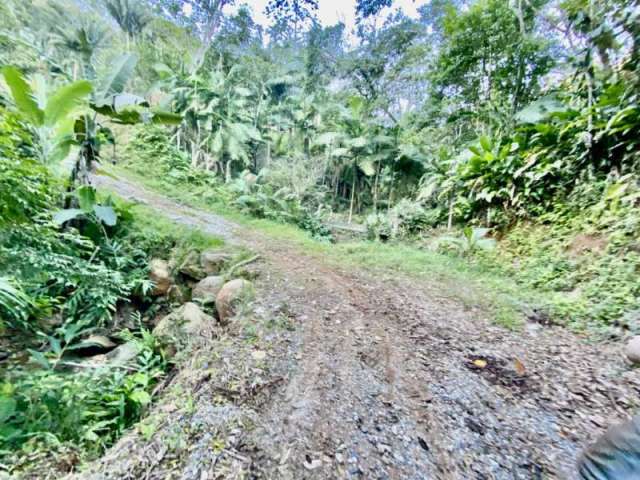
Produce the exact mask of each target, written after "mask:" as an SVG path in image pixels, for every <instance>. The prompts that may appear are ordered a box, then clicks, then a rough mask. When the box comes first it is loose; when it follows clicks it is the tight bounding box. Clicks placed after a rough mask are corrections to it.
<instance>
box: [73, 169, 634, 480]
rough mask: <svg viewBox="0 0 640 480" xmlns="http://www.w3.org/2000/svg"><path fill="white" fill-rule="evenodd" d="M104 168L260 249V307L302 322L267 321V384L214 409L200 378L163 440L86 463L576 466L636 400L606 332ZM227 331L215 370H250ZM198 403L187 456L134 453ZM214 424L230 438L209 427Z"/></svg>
mask: <svg viewBox="0 0 640 480" xmlns="http://www.w3.org/2000/svg"><path fill="white" fill-rule="evenodd" d="M96 183H98V184H99V185H105V186H108V187H109V188H110V189H111V190H114V191H116V192H117V193H118V194H120V195H122V196H124V197H127V198H130V199H134V200H138V201H143V202H145V203H147V204H148V205H149V206H151V207H152V208H157V209H158V210H159V211H161V212H162V213H163V214H165V215H167V216H169V217H170V218H172V219H173V220H174V221H175V222H177V223H180V224H184V225H189V226H196V227H199V228H202V229H204V230H205V231H208V232H210V233H213V234H216V235H220V236H222V237H224V238H225V239H226V240H227V241H231V242H234V243H237V244H242V245H246V246H248V247H250V248H251V249H252V250H254V251H256V252H258V253H260V254H261V256H262V257H263V259H264V260H263V263H262V264H261V265H260V270H261V272H267V273H266V274H263V275H261V277H260V278H259V280H258V290H259V292H260V294H259V297H260V298H261V300H259V301H258V304H257V305H256V311H257V312H258V313H257V316H260V315H262V316H263V317H264V318H269V319H272V318H276V317H277V318H284V319H286V321H288V322H291V323H292V324H293V325H294V328H290V329H284V330H278V331H277V332H276V333H274V332H270V333H269V334H268V335H267V336H265V337H264V338H267V339H269V341H270V342H271V343H270V345H271V348H272V349H271V350H270V352H271V354H270V355H269V357H268V358H269V362H270V363H271V365H270V367H269V370H268V372H269V373H268V374H265V375H266V376H267V377H268V378H266V379H263V380H264V384H265V385H268V386H269V387H268V388H262V389H261V390H260V391H261V393H260V395H258V396H254V397H251V398H250V399H248V400H246V401H239V400H237V399H236V400H234V401H233V402H232V403H233V408H231V407H229V411H228V412H227V414H226V415H227V417H225V416H224V415H222V416H221V417H220V415H221V413H220V410H219V408H218V407H217V406H216V405H214V404H213V403H211V402H212V400H211V398H210V397H213V396H215V395H213V392H215V391H219V388H218V387H216V386H215V385H214V384H215V382H216V380H215V378H212V379H210V380H205V381H204V383H203V382H201V381H198V382H195V383H194V384H193V385H195V384H197V385H199V387H198V388H199V390H198V393H197V394H194V398H195V399H196V401H197V402H199V403H197V405H196V407H195V410H196V413H195V414H193V413H191V414H190V416H189V415H185V413H184V412H183V411H180V412H178V413H175V414H174V416H173V417H171V416H170V417H171V419H170V420H167V423H166V425H165V426H162V427H160V428H159V430H160V433H159V434H158V435H157V436H156V440H154V441H155V444H153V443H152V442H151V443H150V442H149V441H148V440H146V441H145V440H143V439H142V438H140V435H137V436H136V435H133V436H132V437H130V438H125V439H123V440H122V441H121V442H119V444H118V445H116V446H115V447H114V448H113V449H112V451H110V452H108V453H107V455H106V456H105V458H104V459H103V460H102V462H100V463H99V464H97V465H96V466H94V467H92V468H90V469H89V470H88V471H87V473H86V474H85V475H86V476H87V477H88V478H101V479H102V478H105V479H106V478H141V477H135V476H131V477H127V476H126V475H124V474H123V475H124V476H122V475H121V476H120V477H118V476H114V475H117V472H127V474H130V475H134V474H136V473H135V472H138V471H144V472H150V473H145V475H147V477H146V478H158V479H159V478H184V479H191V478H193V479H197V480H202V479H213V478H265V479H316V478H317V479H333V478H336V479H343V478H344V479H478V480H480V479H504V480H507V479H508V480H511V479H538V478H539V479H549V478H560V479H573V478H576V477H575V472H574V463H575V459H576V457H577V455H578V453H579V451H580V450H581V448H582V447H583V446H585V445H586V444H587V443H589V442H591V441H593V439H594V438H595V436H596V435H598V434H599V433H601V432H602V431H603V429H604V428H605V427H606V426H607V425H608V424H609V423H611V422H614V421H616V420H620V419H624V418H625V417H626V416H627V415H628V414H629V413H631V412H632V411H633V410H634V408H636V407H637V404H638V398H640V397H639V396H638V394H639V393H640V378H639V375H638V373H637V371H633V370H629V369H628V368H627V367H626V366H625V365H624V363H623V361H622V359H621V356H620V355H619V354H618V353H617V351H616V349H615V347H614V346H613V345H606V344H599V345H590V344H588V343H586V342H585V340H584V339H583V338H580V337H578V336H576V335H574V334H572V333H570V332H568V331H566V330H563V329H561V328H559V327H544V328H543V327H540V326H538V325H531V326H530V328H527V329H525V330H524V331H518V332H514V331H509V330H505V329H504V328H501V327H498V326H496V325H494V324H493V323H492V322H491V321H490V320H491V319H490V318H486V314H485V313H483V312H482V311H481V310H480V309H477V308H474V307H473V306H471V307H465V306H463V305H460V304H459V303H456V302H454V301H452V300H450V299H449V298H448V297H449V295H448V292H446V291H443V288H444V287H443V286H441V285H437V284H434V283H433V282H429V281H428V280H416V279H408V278H402V277H400V276H392V275H389V274H381V273H373V272H365V271H354V270H347V269H345V268H341V267H339V266H335V265H333V264H329V263H327V262H326V261H325V260H324V259H323V258H320V257H319V256H317V255H309V254H307V253H305V252H302V251H300V249H299V248H298V247H296V246H295V245H293V244H290V243H288V242H284V241H281V240H273V239H270V238H267V237H265V236H262V235H260V234H259V233H256V232H252V231H248V230H246V229H244V228H242V227H239V226H237V225H234V224H232V223H230V222H228V221H226V220H224V219H222V218H220V217H218V216H216V215H213V214H211V213H208V212H203V211H199V210H197V209H194V208H191V207H188V206H184V205H180V204H178V203H176V202H174V201H172V200H169V199H166V198H163V197H162V196H160V195H158V194H157V193H153V192H149V191H147V190H145V189H142V188H140V187H139V186H138V185H136V184H135V183H132V182H129V181H124V180H115V179H113V178H110V177H97V178H96ZM224 338H226V337H224ZM228 341H229V344H228V346H227V347H225V348H226V350H225V352H227V353H228V352H231V353H230V355H231V357H230V358H232V360H230V361H227V360H225V362H226V363H224V362H222V363H220V364H219V365H218V367H216V368H218V370H217V371H218V374H219V375H220V376H221V377H224V376H225V375H227V376H230V377H233V378H234V381H235V382H236V383H237V382H243V381H244V382H248V383H251V382H254V383H255V375H256V373H255V371H256V370H255V368H253V369H252V368H249V367H247V368H244V367H242V366H241V365H240V363H239V362H240V358H241V357H242V354H243V353H242V352H244V350H243V349H246V348H247V347H246V345H241V343H240V342H238V341H237V340H235V339H233V336H230V337H229V340H228ZM251 348H256V347H255V346H252V347H251ZM260 348H264V347H260ZM207 355H209V356H211V357H212V358H213V355H211V353H210V352H209V353H207ZM215 357H216V358H221V357H222V358H226V357H225V354H224V353H222V354H221V353H219V352H218V353H216V355H215ZM233 359H235V361H236V362H238V363H237V364H236V363H234V360H233ZM261 375H262V374H261ZM225 378H226V377H225ZM185 385H189V383H188V382H185ZM214 387H215V388H218V390H216V389H215V388H214ZM185 388H189V387H188V386H187V387H185ZM207 389H209V390H207ZM207 392H208V393H207ZM209 394H211V395H209ZM207 395H209V396H207ZM158 408H159V409H161V408H163V406H162V405H160V406H158ZM207 415H208V416H209V417H207ZM212 417H215V421H213V420H212V419H211V418H212ZM194 418H196V419H198V422H200V424H202V425H204V427H203V428H201V429H200V431H199V432H198V434H197V435H196V437H195V438H197V439H198V441H197V442H195V444H193V445H187V449H188V450H189V451H190V452H191V453H190V455H189V456H188V457H184V456H182V457H180V458H179V459H176V458H174V457H171V456H170V455H165V456H163V457H162V458H160V460H155V461H154V460H153V459H152V458H151V459H150V455H147V454H145V455H143V454H142V453H140V452H147V451H153V452H155V454H156V455H157V451H158V450H159V449H160V450H161V448H162V445H163V444H166V443H167V438H169V436H168V434H167V432H168V431H169V430H170V428H169V426H171V425H172V424H173V425H174V426H175V425H176V424H181V423H185V422H194V420H193V419H194ZM212 430H215V432H216V435H218V436H219V437H222V438H223V439H224V443H225V445H227V447H226V448H224V449H223V450H222V452H223V453H222V454H220V452H219V451H215V449H213V450H212V449H211V448H210V445H209V444H208V443H207V442H205V441H203V440H202V439H203V438H209V437H207V436H206V435H207V433H209V434H210V433H211V431H212ZM150 445H153V446H150ZM145 449H146V450H145ZM125 452H129V455H128V456H127V455H125ZM131 452H136V454H131ZM138 454H139V455H138ZM216 455H217V456H216ZM220 455H222V456H220ZM142 478H144V477H142Z"/></svg>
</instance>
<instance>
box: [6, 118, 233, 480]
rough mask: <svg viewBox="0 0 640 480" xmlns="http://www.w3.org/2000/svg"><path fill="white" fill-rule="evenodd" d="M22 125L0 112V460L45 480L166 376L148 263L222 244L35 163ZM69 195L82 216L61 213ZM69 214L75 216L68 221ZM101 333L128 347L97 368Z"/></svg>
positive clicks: (138, 412) (142, 402)
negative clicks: (130, 349)
mask: <svg viewBox="0 0 640 480" xmlns="http://www.w3.org/2000/svg"><path fill="white" fill-rule="evenodd" d="M33 142H34V139H33V137H32V136H31V135H30V133H29V131H28V130H27V129H26V128H25V126H24V124H23V123H22V122H21V121H20V119H19V117H17V116H16V115H15V114H13V113H10V112H8V111H6V110H2V111H1V115H0V212H1V213H2V214H1V215H0V354H1V355H2V358H1V359H0V360H1V361H0V374H1V381H0V464H1V465H2V468H3V469H6V470H7V471H9V472H19V471H20V472H23V473H26V474H31V475H35V476H36V477H37V476H38V475H40V473H42V472H40V473H38V471H39V469H49V468H50V464H51V462H53V463H55V465H57V467H56V468H59V469H60V471H61V472H64V471H65V470H68V469H71V468H75V466H76V465H77V464H78V463H79V462H81V461H83V460H87V459H90V458H93V457H95V456H96V455H98V454H100V453H101V452H102V451H103V450H104V449H105V448H106V447H108V446H109V445H111V444H112V443H113V442H114V441H115V440H116V439H117V438H118V437H119V436H120V435H121V434H122V433H123V432H124V431H125V430H126V429H127V428H128V427H130V426H131V425H132V424H133V423H135V422H136V421H137V420H138V419H139V418H140V417H141V416H142V415H143V414H144V412H145V410H146V409H147V407H148V405H149V403H150V402H151V396H152V391H153V389H154V387H155V386H156V385H157V384H158V382H160V381H161V380H162V379H163V377H164V376H165V374H166V371H167V369H168V368H169V363H168V361H167V360H166V359H165V358H164V355H163V353H162V352H161V349H160V346H159V345H158V343H157V342H156V339H155V338H154V337H153V336H152V335H151V334H150V333H149V331H148V328H149V327H148V325H147V323H146V316H148V315H150V314H152V313H153V312H154V309H156V308H157V306H156V302H155V301H154V299H152V298H151V297H150V292H151V289H152V287H153V284H152V283H151V282H150V281H149V272H148V264H149V259H150V258H151V256H153V255H158V254H162V255H166V254H167V252H170V251H172V250H176V249H178V250H184V251H186V250H189V249H191V248H204V247H206V246H211V245H219V244H220V243H221V242H220V241H219V240H217V239H212V238H210V237H207V236H205V235H203V234H200V233H198V232H184V231H180V230H178V229H176V228H174V227H171V226H169V225H168V222H162V221H160V220H157V221H156V220H154V219H153V217H152V216H150V215H149V212H146V211H144V210H143V209H142V207H134V206H132V205H129V204H126V203H124V202H122V201H119V200H117V199H114V198H111V197H110V196H108V195H104V194H101V193H100V192H96V191H95V190H94V189H93V188H92V187H89V186H82V187H78V188H75V189H71V190H70V189H69V188H68V183H67V182H66V181H65V180H63V179H60V178H59V177H58V176H57V175H55V174H54V173H52V171H51V170H50V169H49V168H48V167H47V166H45V165H43V164H42V163H40V162H38V161H37V160H35V158H34V153H33ZM69 199H71V200H72V201H73V202H76V203H78V206H79V207H80V208H78V209H75V210H73V209H72V210H71V211H70V210H69V209H66V210H65V209H64V206H65V205H66V204H68V203H69ZM70 212H71V213H72V214H73V218H69V216H70ZM97 336H100V337H101V338H105V337H108V338H110V339H113V340H115V341H116V343H121V344H122V343H127V344H130V345H135V352H137V353H135V355H134V358H133V359H132V361H131V362H128V363H127V364H126V365H110V364H95V362H93V361H92V358H91V357H89V358H86V356H87V354H88V352H92V351H93V349H96V348H98V349H99V348H101V345H100V342H98V343H97V344H96V340H94V339H95V338H96V337H97Z"/></svg>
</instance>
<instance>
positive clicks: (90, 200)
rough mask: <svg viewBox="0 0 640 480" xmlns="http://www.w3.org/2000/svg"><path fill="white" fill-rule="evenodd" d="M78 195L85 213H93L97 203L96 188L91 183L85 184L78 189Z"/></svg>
mask: <svg viewBox="0 0 640 480" xmlns="http://www.w3.org/2000/svg"><path fill="white" fill-rule="evenodd" d="M76 197H78V203H79V204H80V208H81V209H82V210H83V211H84V212H85V213H91V212H92V211H93V207H94V205H95V204H96V189H95V188H93V187H92V186H90V185H83V186H81V187H79V188H78V189H77V190H76Z"/></svg>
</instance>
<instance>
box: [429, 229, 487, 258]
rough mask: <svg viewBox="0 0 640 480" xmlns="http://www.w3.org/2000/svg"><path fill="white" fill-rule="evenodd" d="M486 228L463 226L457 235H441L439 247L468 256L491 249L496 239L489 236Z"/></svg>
mask: <svg viewBox="0 0 640 480" xmlns="http://www.w3.org/2000/svg"><path fill="white" fill-rule="evenodd" d="M488 233H489V229H487V228H473V227H465V228H463V229H462V234H461V235H460V236H457V237H451V236H447V237H442V238H440V239H439V244H440V248H442V249H445V250H453V251H454V252H456V253H458V254H460V255H462V256H468V255H471V254H473V253H476V252H478V251H480V250H493V249H494V248H495V246H496V241H495V240H494V239H493V238H489V237H488V236H487V235H488Z"/></svg>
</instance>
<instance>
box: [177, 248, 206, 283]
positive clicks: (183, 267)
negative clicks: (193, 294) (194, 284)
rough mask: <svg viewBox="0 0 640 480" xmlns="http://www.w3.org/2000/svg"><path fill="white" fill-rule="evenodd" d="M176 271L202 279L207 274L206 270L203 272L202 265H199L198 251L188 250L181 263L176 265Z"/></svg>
mask: <svg viewBox="0 0 640 480" xmlns="http://www.w3.org/2000/svg"><path fill="white" fill-rule="evenodd" d="M178 271H179V272H180V273H181V274H183V275H185V276H187V277H189V278H192V279H194V280H202V279H203V278H204V277H206V276H207V272H205V270H204V269H203V268H202V265H200V257H199V255H198V252H195V251H192V252H189V253H188V254H187V256H186V257H184V260H182V263H181V264H180V266H179V267H178Z"/></svg>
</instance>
